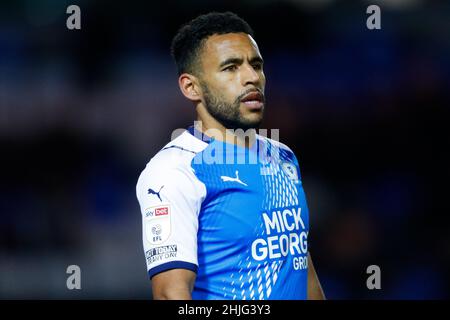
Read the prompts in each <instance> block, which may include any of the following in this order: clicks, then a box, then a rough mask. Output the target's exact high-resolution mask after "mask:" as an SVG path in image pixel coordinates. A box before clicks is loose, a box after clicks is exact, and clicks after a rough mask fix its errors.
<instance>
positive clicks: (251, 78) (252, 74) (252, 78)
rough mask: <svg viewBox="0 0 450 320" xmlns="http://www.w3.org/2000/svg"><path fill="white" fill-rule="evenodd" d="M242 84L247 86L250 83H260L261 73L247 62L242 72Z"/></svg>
mask: <svg viewBox="0 0 450 320" xmlns="http://www.w3.org/2000/svg"><path fill="white" fill-rule="evenodd" d="M241 80H242V85H243V86H244V87H245V86H246V85H248V84H253V85H257V84H260V81H261V75H260V73H259V72H257V71H256V70H255V68H253V66H251V65H250V64H245V66H244V68H243V72H242V78H241Z"/></svg>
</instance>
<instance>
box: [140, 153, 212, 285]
mask: <svg viewBox="0 0 450 320" xmlns="http://www.w3.org/2000/svg"><path fill="white" fill-rule="evenodd" d="M205 192H206V191H205V190H204V185H203V184H202V183H201V182H200V181H198V179H197V178H196V177H195V174H194V172H193V170H192V169H191V167H190V165H187V166H184V167H183V166H180V165H171V164H170V162H169V163H167V162H165V161H163V160H161V159H160V160H158V161H153V160H152V161H151V162H150V163H149V164H148V165H147V167H146V168H145V169H144V171H143V172H142V173H141V175H140V177H139V179H138V183H137V185H136V195H137V198H138V201H139V205H140V209H141V215H142V238H143V247H144V252H145V258H146V262H147V270H148V274H149V276H150V278H151V277H153V276H154V275H155V274H158V273H160V272H163V271H166V270H170V269H178V268H181V269H188V270H191V271H193V272H197V269H198V260H197V231H198V213H199V211H200V207H201V202H202V199H203V198H204V193H205Z"/></svg>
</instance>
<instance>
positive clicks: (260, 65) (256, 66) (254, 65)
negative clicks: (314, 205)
mask: <svg viewBox="0 0 450 320" xmlns="http://www.w3.org/2000/svg"><path fill="white" fill-rule="evenodd" d="M253 69H255V70H262V63H255V64H253Z"/></svg>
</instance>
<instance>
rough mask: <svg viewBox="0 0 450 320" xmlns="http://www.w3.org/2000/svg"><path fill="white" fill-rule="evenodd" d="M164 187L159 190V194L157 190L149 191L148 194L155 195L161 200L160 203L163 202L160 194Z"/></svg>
mask: <svg viewBox="0 0 450 320" xmlns="http://www.w3.org/2000/svg"><path fill="white" fill-rule="evenodd" d="M163 187H164V186H161V188H159V191H158V192H156V191H155V190H153V189H151V188H150V189H148V194H154V195H156V196H157V197H158V198H159V201H161V202H162V199H161V197H160V196H159V193H160V192H161V189H162V188H163Z"/></svg>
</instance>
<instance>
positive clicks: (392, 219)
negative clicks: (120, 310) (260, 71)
mask: <svg viewBox="0 0 450 320" xmlns="http://www.w3.org/2000/svg"><path fill="white" fill-rule="evenodd" d="M70 4H77V5H79V6H80V7H81V14H82V29H81V30H80V31H69V30H67V28H66V18H67V17H68V15H67V14H66V8H67V6H68V5H70ZM370 4H378V5H380V7H381V9H382V29H381V30H377V31H369V30H368V29H367V28H366V19H367V17H368V15H367V14H366V8H367V6H368V5H370ZM212 10H216V11H225V10H231V11H234V12H236V13H238V14H239V15H241V16H242V17H243V18H244V19H246V20H247V21H248V22H249V23H250V24H251V26H252V27H253V29H254V30H255V31H256V40H257V42H258V44H259V46H260V49H261V52H262V54H263V57H264V58H265V60H266V66H265V72H266V76H267V78H268V82H267V88H266V92H267V100H268V109H267V113H266V119H265V123H264V126H263V127H264V128H279V129H280V140H281V141H282V142H284V143H286V144H288V145H289V146H291V148H293V149H294V151H295V152H296V154H297V156H298V158H299V160H300V166H301V169H302V176H303V183H304V185H305V189H306V192H307V197H308V201H309V207H310V212H311V233H310V250H311V252H312V255H313V259H314V261H315V265H316V269H317V271H318V274H319V276H320V279H321V282H322V285H323V287H324V290H325V293H326V295H327V297H328V298H329V299H441V298H449V296H450V289H449V284H450V281H449V280H450V279H449V272H448V271H449V266H450V263H449V261H450V232H449V231H450V230H449V216H448V215H449V213H450V210H449V201H448V191H449V188H448V178H449V170H450V169H449V163H450V161H449V160H450V156H449V134H448V131H447V130H446V129H447V128H446V127H447V126H448V120H449V106H450V104H449V101H450V99H449V96H450V93H449V91H450V90H449V89H450V86H449V84H450V2H449V1H424V0H423V1H420V0H415V1H413V0H397V1H394V0H391V1H388V0H385V1H375V0H374V1H333V0H320V1H319V0H289V1H288V0H285V1H273V0H264V1H262V0H253V1H251V0H247V1H225V0H223V1H205V0H196V1H192V0H189V1H174V0H166V1H140V2H138V1H134V2H133V1H126V2H124V1H121V2H114V3H113V2H111V1H95V3H94V1H75V0H74V1H65V0H64V1H63V0H61V1H56V0H55V1H50V0H41V1H32V0H29V1H24V0H17V1H9V0H3V1H1V3H0V150H1V171H0V172H1V176H0V181H1V184H0V298H3V299H30V298H36V299H45V298H50V299H55V298H61V299H72V298H81V299H94V298H112V299H147V298H150V297H151V290H150V282H149V280H148V277H147V275H146V269H145V260H144V253H143V249H142V243H141V221H140V212H139V207H138V203H137V200H136V197H135V184H136V180H137V177H138V175H139V173H140V171H141V170H142V169H143V167H144V166H145V164H146V163H147V161H148V160H149V159H150V157H151V156H153V155H154V153H155V152H157V151H158V150H159V149H160V148H161V147H162V146H163V145H164V144H165V143H167V142H168V141H169V139H170V135H171V132H172V130H173V129H175V128H183V127H186V126H188V125H189V124H190V122H191V121H192V119H193V117H194V110H193V108H192V107H191V105H190V104H189V103H188V102H187V101H186V100H185V99H184V98H183V97H182V95H181V93H179V90H178V87H177V76H176V70H175V65H174V63H173V62H172V60H171V57H170V55H169V45H170V40H171V38H172V36H173V35H174V33H175V32H176V30H177V29H178V27H179V26H180V25H181V24H182V23H185V22H187V21H188V20H190V19H192V18H193V17H195V16H196V15H198V14H200V13H206V12H209V11H212ZM71 264H76V265H79V266H80V267H81V275H82V281H81V286H82V290H80V291H76V290H73V291H70V290H68V289H67V288H66V279H67V277H68V275H67V274H66V268H67V266H68V265H71ZM371 264H376V265H379V266H380V268H381V272H382V278H381V285H382V289H381V290H374V291H370V290H368V289H367V288H366V278H367V276H368V275H367V274H366V268H367V266H369V265H371Z"/></svg>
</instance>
